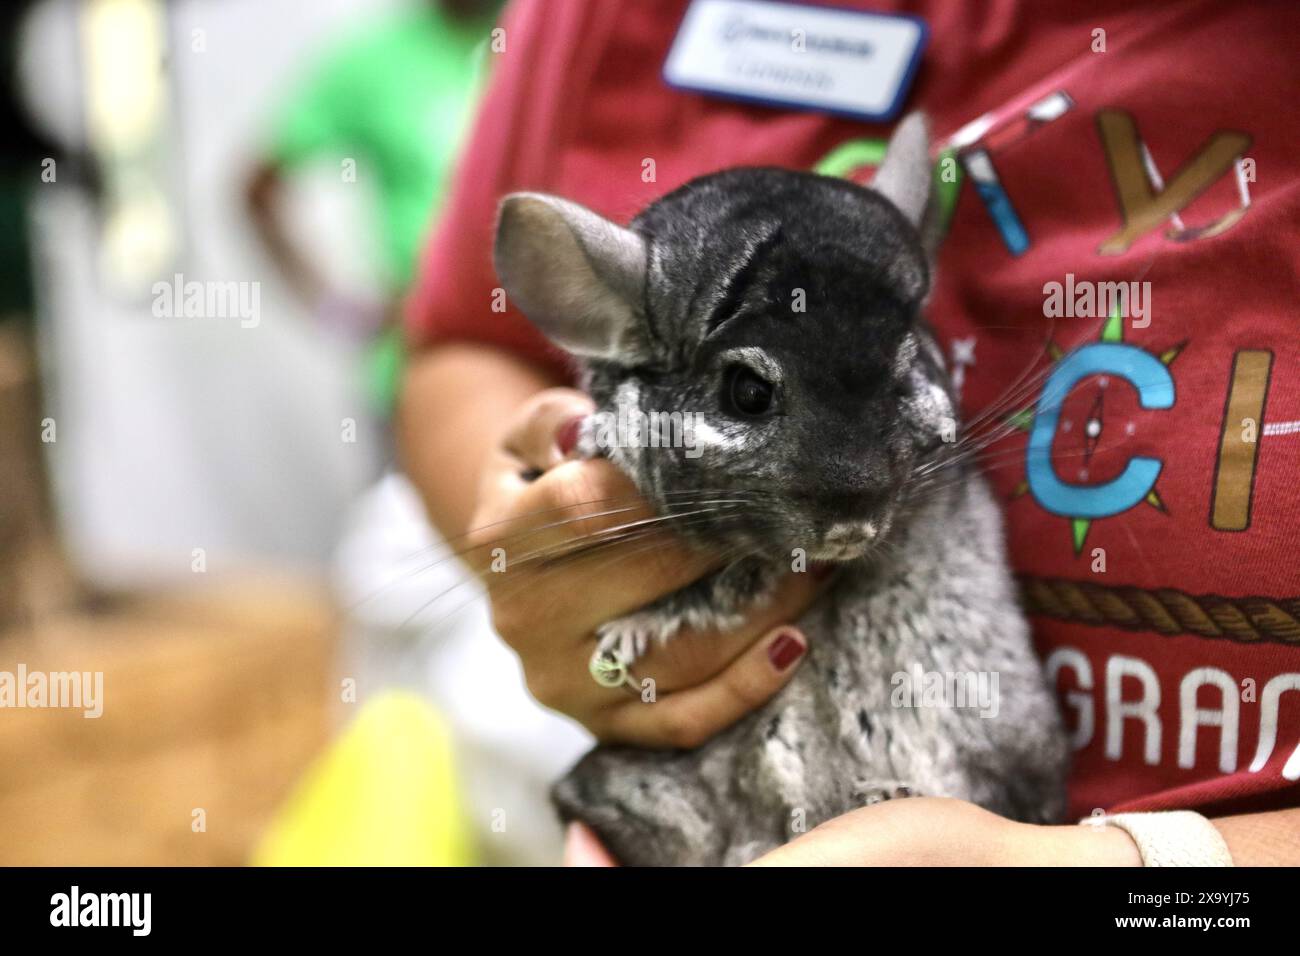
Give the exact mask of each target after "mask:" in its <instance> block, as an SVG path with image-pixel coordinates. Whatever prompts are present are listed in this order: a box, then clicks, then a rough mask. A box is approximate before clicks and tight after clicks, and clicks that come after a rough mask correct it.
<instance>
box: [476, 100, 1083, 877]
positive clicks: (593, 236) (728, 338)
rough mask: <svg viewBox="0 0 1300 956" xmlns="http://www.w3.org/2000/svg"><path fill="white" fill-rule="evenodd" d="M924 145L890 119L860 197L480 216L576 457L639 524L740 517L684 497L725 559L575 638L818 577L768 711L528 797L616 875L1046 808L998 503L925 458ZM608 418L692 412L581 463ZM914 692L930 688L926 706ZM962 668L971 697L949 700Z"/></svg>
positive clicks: (728, 605) (935, 457)
mask: <svg viewBox="0 0 1300 956" xmlns="http://www.w3.org/2000/svg"><path fill="white" fill-rule="evenodd" d="M927 142H928V137H927V135H926V131H925V124H924V121H923V120H922V119H921V118H920V117H919V116H913V117H910V118H908V119H907V120H905V121H904V122H903V123H902V124H901V125H900V128H899V130H898V131H897V132H896V134H895V136H894V139H893V140H892V141H891V145H890V149H889V152H888V155H887V157H886V160H885V163H884V164H883V166H882V168H881V170H880V171H879V172H878V174H877V179H876V182H875V184H874V185H875V187H876V188H874V189H867V188H863V187H860V186H857V185H854V184H852V183H848V182H845V181H841V180H837V179H831V178H826V177H821V176H817V175H814V174H809V173H800V172H791V171H786V170H779V169H733V170H728V171H725V172H720V173H716V174H713V175H709V176H705V177H702V178H700V179H696V180H694V181H692V182H690V183H688V184H687V185H685V186H683V187H681V188H680V189H678V190H676V191H674V192H672V193H670V194H669V195H667V196H665V197H664V198H662V199H660V200H659V201H657V202H655V203H653V204H652V205H651V206H649V207H648V208H647V209H646V210H644V211H643V212H642V213H641V214H640V215H639V216H637V218H636V219H635V220H633V222H632V223H631V225H630V226H629V227H627V228H623V227H619V226H616V225H614V224H613V223H610V222H608V221H606V220H604V219H602V218H600V217H599V216H597V215H596V214H595V213H592V212H590V211H589V210H586V209H583V208H582V207H580V206H576V205H574V204H572V203H568V202H566V201H564V200H561V199H557V198H555V197H550V196H542V195H538V194H516V195H514V196H511V197H508V198H507V199H506V200H505V202H504V203H503V206H502V212H501V221H500V224H499V228H498V235H497V245H496V262H497V268H498V271H499V272H500V274H501V277H502V281H503V283H504V284H505V286H506V289H507V291H508V292H509V293H510V295H511V297H512V298H513V299H514V300H515V301H516V302H518V303H519V304H520V305H521V307H522V308H523V309H524V311H525V312H526V313H527V314H528V315H529V317H530V318H531V319H532V320H533V321H534V322H535V323H537V324H538V325H539V326H540V327H541V328H542V329H543V330H544V331H546V332H547V333H548V334H549V335H550V336H551V338H552V339H553V340H555V341H556V342H558V343H559V344H561V345H563V346H564V347H565V348H567V349H568V350H569V351H571V352H572V353H573V354H574V355H576V356H577V357H578V358H579V359H580V360H582V363H583V368H584V371H585V381H584V384H585V386H586V388H587V390H588V391H589V392H590V394H591V395H592V397H593V398H594V399H595V402H596V405H597V412H598V415H597V416H593V418H592V419H589V420H588V422H587V423H586V424H585V425H584V429H583V435H582V440H581V444H580V447H582V448H583V449H584V450H585V452H586V453H587V454H597V453H599V454H605V455H607V456H608V457H609V458H611V459H612V460H613V461H614V462H615V463H617V464H618V465H619V466H620V467H621V468H622V469H623V470H624V471H625V472H626V473H627V474H628V475H629V476H630V477H631V479H632V480H633V481H634V482H635V483H636V485H637V487H638V488H639V489H640V491H641V492H642V493H643V494H644V495H645V496H646V497H647V498H648V499H649V500H650V501H651V502H652V503H653V504H654V505H655V506H656V507H657V509H658V510H659V511H660V513H661V514H672V513H673V512H674V509H680V508H681V507H682V506H683V505H682V502H683V501H686V502H696V503H698V502H701V501H708V500H720V501H727V500H731V501H744V502H746V504H745V505H744V506H743V507H736V506H734V505H733V506H731V507H729V508H728V507H720V508H719V509H718V510H716V511H715V512H709V510H708V508H707V507H704V506H700V505H695V506H693V508H694V510H697V511H703V512H704V514H702V515H701V514H696V515H695V516H694V517H692V518H691V520H690V521H683V522H681V523H680V526H679V530H680V532H681V533H682V534H683V535H684V536H685V537H686V538H687V539H688V540H690V541H693V542H696V543H698V544H700V545H702V546H708V547H711V548H713V549H715V550H719V551H722V552H723V553H725V554H728V555H731V556H733V560H732V563H731V564H730V565H729V566H728V567H727V568H726V569H724V570H723V571H721V572H719V573H718V574H716V575H714V576H713V577H711V578H707V579H705V580H704V581H701V582H698V583H697V584H695V585H692V586H691V587H689V588H687V589H685V590H683V591H680V592H677V593H676V594H673V595H669V596H668V597H666V598H664V599H661V600H659V601H657V602H655V604H653V605H651V606H650V607H648V608H644V609H642V610H641V611H638V612H636V613H634V614H632V615H630V616H628V617H626V618H623V619H620V620H617V621H612V622H609V623H608V624H607V625H605V626H604V627H603V628H601V629H600V632H599V637H600V646H601V647H602V648H604V649H607V650H608V651H610V652H612V653H614V654H617V655H619V656H621V657H622V658H623V659H625V660H627V661H629V662H634V661H635V659H636V657H637V655H639V654H640V653H642V652H643V651H644V650H645V648H646V646H647V645H648V644H649V642H651V641H654V640H660V641H662V640H668V639H670V638H672V637H673V635H674V634H675V633H676V632H677V631H678V630H679V629H682V628H683V627H691V628H706V627H710V626H713V627H723V628H726V627H731V626H735V625H736V624H737V623H738V622H739V621H740V620H741V618H742V616H743V614H744V612H745V610H746V609H747V608H749V607H751V606H754V605H756V604H761V603H762V602H763V601H764V600H765V599H766V598H767V596H768V594H769V593H770V591H771V588H772V586H773V584H774V582H775V581H776V580H777V579H778V578H779V576H780V575H781V574H782V573H784V572H788V571H790V570H791V568H792V567H796V568H797V567H799V566H800V562H801V558H802V557H806V558H807V559H808V560H810V561H813V562H835V563H836V565H837V570H836V571H835V578H834V580H833V582H832V584H831V586H830V588H829V590H828V591H827V592H826V593H825V594H824V596H823V597H821V598H820V599H819V600H818V602H817V603H816V604H815V605H814V606H813V607H812V608H811V609H810V610H809V611H808V612H807V613H806V614H805V615H804V616H803V617H802V619H801V620H800V621H799V627H800V628H801V629H802V630H803V632H804V633H805V634H806V636H807V638H808V642H809V646H808V651H807V655H806V659H805V660H804V662H803V663H802V665H801V667H800V669H799V671H798V672H797V674H796V675H795V677H794V678H793V680H792V681H791V682H790V683H789V685H788V686H787V687H786V688H785V689H784V690H783V691H782V692H781V693H779V694H778V695H777V696H776V697H775V698H774V699H773V700H772V701H770V702H769V703H767V704H766V705H764V706H762V707H760V708H759V709H758V710H757V711H755V712H753V713H751V714H750V715H749V716H747V717H745V718H743V719H742V720H741V721H740V722H739V723H737V724H735V725H733V726H732V727H731V728H729V729H728V730H726V731H724V732H723V733H721V734H719V735H717V736H715V737H714V738H713V739H711V740H709V741H708V742H707V743H705V744H704V745H703V746H701V747H699V748H698V749H694V750H677V751H649V750H641V749H635V748H629V747H612V746H601V747H597V748H596V749H595V750H594V751H592V752H591V753H590V754H588V755H587V756H586V757H585V758H583V760H582V761H581V762H579V764H578V765H577V766H576V767H575V768H574V769H573V771H572V772H571V773H570V774H569V775H568V776H567V777H566V778H565V779H563V780H562V781H561V782H560V783H559V784H558V785H557V786H556V788H555V792H554V796H555V800H556V803H557V805H558V807H559V810H560V813H561V815H562V816H563V817H565V818H566V819H571V818H576V819H580V820H583V821H585V822H586V823H588V824H590V825H591V826H592V827H593V828H594V829H595V831H596V833H597V834H598V835H599V837H600V838H601V840H602V841H604V843H605V844H606V845H607V846H608V848H609V849H610V851H611V852H612V853H613V854H614V856H615V857H616V858H618V859H619V860H620V861H622V862H624V863H636V864H733V863H743V862H746V861H748V860H751V859H753V858H754V857H756V856H758V855H759V854H761V853H763V852H765V851H767V850H770V849H772V848H774V847H776V846H779V845H781V844H783V843H785V842H787V841H788V840H790V839H791V838H792V837H794V836H796V835H797V834H798V833H799V832H801V831H802V830H803V829H807V828H811V827H813V826H815V825H817V824H818V823H821V822H823V821H825V820H829V819H830V818H832V817H835V816H838V815H840V814H843V813H846V812H848V811H850V810H852V809H854V808H856V807H859V806H861V805H863V804H864V803H868V802H873V801H875V800H879V799H885V798H889V797H895V796H901V795H907V794H926V795H932V796H949V797H957V798H961V799H964V800H970V801H973V802H975V803H977V804H980V805H981V806H984V807H986V808H988V809H990V810H992V811H995V812H997V813H999V814H1003V815H1005V816H1008V817H1011V818H1013V819H1017V820H1025V821H1038V822H1046V821H1053V820H1056V819H1058V818H1059V817H1060V815H1061V813H1062V812H1063V806H1064V804H1063V789H1064V777H1065V770H1066V765H1067V747H1066V743H1065V738H1064V735H1063V732H1062V728H1061V724H1060V719H1059V716H1058V714H1057V711H1056V707H1055V704H1054V701H1053V699H1052V696H1051V694H1050V693H1049V690H1048V688H1047V686H1046V683H1045V681H1044V678H1043V676H1042V672H1041V669H1040V664H1039V662H1038V660H1037V658H1036V657H1035V655H1034V653H1033V650H1032V648H1031V646H1030V639H1029V630H1028V627H1027V625H1026V622H1025V620H1024V618H1023V616H1022V614H1021V611H1020V609H1019V607H1018V603H1017V598H1016V593H1015V588H1014V585H1013V582H1012V579H1011V576H1010V574H1009V572H1008V568H1007V561H1006V555H1005V552H1004V545H1003V531H1002V525H1001V518H1000V513H999V508H998V505H997V503H996V502H995V501H994V499H993V498H992V496H991V494H990V492H989V490H988V489H987V487H986V486H985V483H984V481H983V479H982V478H981V477H980V476H979V475H978V474H977V472H975V471H974V470H973V469H971V468H970V467H969V466H968V465H966V464H963V457H964V456H963V455H962V454H961V453H959V452H954V451H953V450H952V449H953V445H952V444H951V442H952V438H953V434H952V432H953V429H954V428H955V425H954V423H953V421H952V416H953V414H954V411H953V407H954V406H953V401H952V398H951V392H950V386H949V383H948V380H947V377H946V374H945V373H944V370H943V364H942V353H941V352H940V350H939V349H938V348H937V346H936V344H935V342H934V340H933V338H932V337H931V334H930V332H929V329H928V327H927V326H926V324H925V322H924V320H923V318H922V316H921V306H922V303H923V301H924V299H925V298H926V295H927V294H928V290H929V283H930V279H929V266H928V262H927V256H926V251H925V249H924V248H923V247H922V243H921V241H920V231H919V230H920V226H921V216H922V212H923V210H924V207H925V196H926V194H927V192H928V183H929V175H930V166H929V161H928V157H927ZM800 306H802V311H801V310H800ZM737 368H741V369H742V370H747V371H745V373H744V374H750V373H752V374H753V375H756V376H758V377H759V378H761V379H762V380H763V381H765V382H768V383H771V384H772V385H773V395H774V404H773V406H772V408H771V409H770V410H769V411H768V412H767V413H764V414H761V415H757V416H751V415H745V414H740V413H738V412H737V408H736V406H735V404H734V402H732V401H731V400H730V399H729V398H728V388H729V385H728V383H729V382H731V381H732V380H733V378H734V376H736V375H737V374H740V373H738V372H737ZM620 405H622V406H624V414H625V417H626V412H627V409H628V408H629V407H631V408H635V409H639V410H640V411H641V412H643V413H645V414H647V415H649V414H650V413H652V412H684V413H690V414H691V415H693V416H697V417H696V419H695V420H696V421H697V422H699V423H700V425H699V427H698V429H697V431H696V434H695V435H694V436H693V437H694V439H695V441H694V448H693V450H692V449H691V448H686V447H667V448H665V447H647V445H650V444H653V443H651V442H646V441H642V442H639V443H633V444H630V445H623V444H617V443H615V444H614V445H613V446H608V447H598V445H599V444H600V443H599V440H598V439H599V434H598V425H597V423H598V422H599V421H600V418H599V414H607V415H609V416H617V415H618V412H619V406H620ZM606 420H607V421H608V420H611V419H606ZM691 493H695V494H694V495H692V494H691ZM706 493H707V494H706ZM670 526H671V525H670ZM684 639H689V638H684ZM633 670H634V671H635V667H633ZM922 675H931V676H930V677H929V678H928V679H929V680H931V681H934V680H941V681H947V682H948V683H947V686H948V688H949V691H950V693H949V694H948V695H947V696H946V698H945V699H943V700H939V699H926V698H925V697H924V696H923V695H922V693H921V690H920V686H919V685H920V684H921V683H922V681H921V680H919V679H920V678H921V676H922ZM977 675H979V676H978V679H980V680H985V681H987V682H988V683H986V684H985V685H983V686H985V687H986V688H987V687H992V688H993V689H994V690H995V691H996V694H995V697H994V700H995V704H994V706H992V707H987V706H981V705H980V704H978V703H976V702H975V701H973V700H969V699H967V700H965V701H962V700H961V698H960V696H959V697H958V698H957V699H956V700H954V699H953V698H952V694H951V691H952V690H953V689H954V688H955V687H956V685H958V684H960V685H962V686H963V687H966V688H971V687H973V686H975V685H974V684H972V683H970V682H971V681H973V680H976V679H977ZM992 681H996V684H993V683H992ZM908 686H915V687H916V694H915V697H914V698H913V699H908V698H907V697H906V696H905V695H904V694H903V691H904V690H905V689H906V688H907V687H908ZM621 692H622V691H620V690H611V691H610V693H611V694H617V693H621ZM645 706H654V704H653V703H647V704H645ZM994 711H995V713H994Z"/></svg>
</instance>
